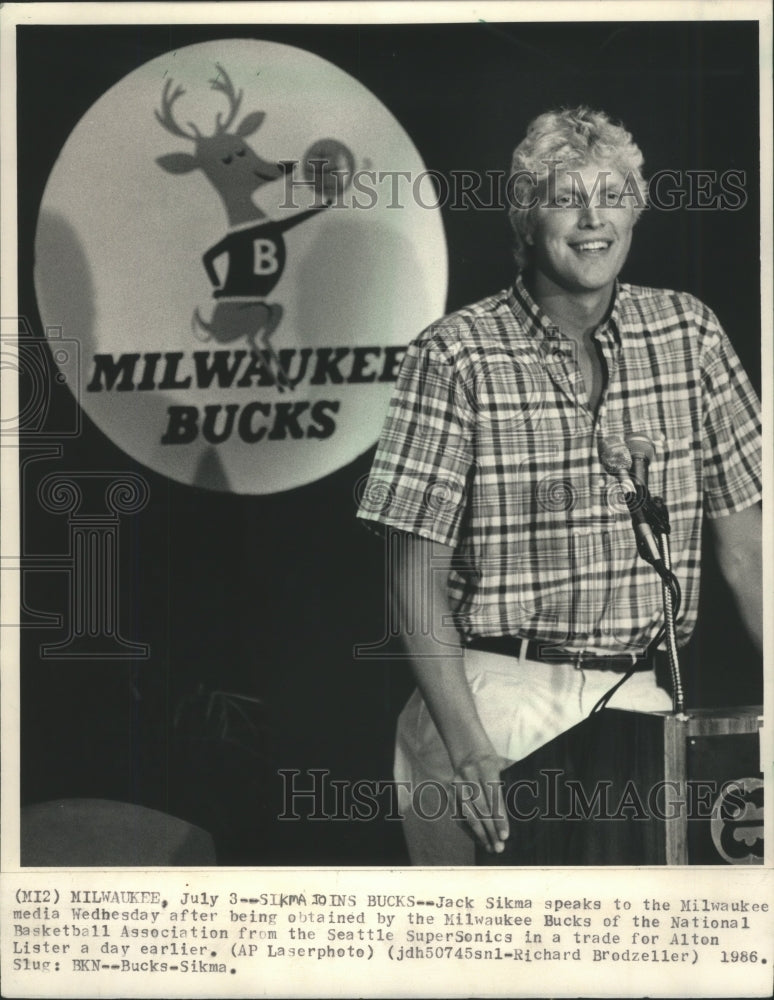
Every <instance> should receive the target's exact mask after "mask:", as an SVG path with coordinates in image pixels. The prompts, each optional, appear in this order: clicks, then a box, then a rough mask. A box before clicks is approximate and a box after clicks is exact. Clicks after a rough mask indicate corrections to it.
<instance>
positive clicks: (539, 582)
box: [359, 108, 762, 865]
mask: <svg viewBox="0 0 774 1000" xmlns="http://www.w3.org/2000/svg"><path fill="white" fill-rule="evenodd" d="M642 162H643V161H642V155H641V153H640V151H639V149H638V148H637V146H636V145H635V144H634V143H633V141H632V139H631V136H630V135H629V133H628V132H626V131H625V130H624V129H623V128H622V127H621V126H617V125H614V124H613V123H611V122H610V120H609V119H608V118H607V116H606V115H604V114H603V113H600V112H592V111H589V110H587V109H584V108H579V109H576V110H574V111H567V110H565V111H560V112H550V113H548V114H544V115H541V116H540V117H539V118H537V119H536V120H535V121H534V122H533V123H532V124H531V125H530V127H529V129H528V132H527V136H526V138H525V139H524V141H523V142H522V143H521V144H520V145H519V146H518V147H517V149H516V150H515V153H514V158H513V169H512V175H511V177H512V182H513V183H512V188H511V192H510V194H511V197H510V203H511V206H512V207H511V222H512V227H513V230H514V234H515V248H516V249H515V257H516V263H517V267H518V274H517V277H516V281H515V283H514V285H513V287H512V288H510V289H507V290H505V291H503V292H501V293H499V294H496V295H492V296H490V297H489V298H487V299H484V300H483V301H482V302H478V303H476V304H474V305H472V306H470V307H468V308H466V309H462V310H460V311H459V312H458V313H455V314H453V315H451V316H448V317H446V318H445V319H443V320H441V321H439V322H438V323H436V324H434V325H433V326H431V327H430V328H429V329H428V330H426V331H424V333H423V334H421V335H420V336H419V337H418V338H417V339H416V340H415V341H414V342H413V343H412V344H411V345H410V347H409V349H408V351H407V353H406V358H405V362H404V365H403V368H402V371H401V375H400V378H399V380H398V384H397V386H396V392H395V396H394V398H393V400H392V404H391V407H390V412H389V415H388V418H387V421H386V424H385V427H384V430H383V433H382V437H381V440H380V443H379V447H378V450H377V454H376V457H375V460H374V465H373V468H372V471H371V476H370V479H369V485H368V488H367V489H366V491H365V494H364V497H363V500H362V502H361V508H360V511H359V516H361V517H364V518H366V519H371V520H375V521H378V522H380V523H381V524H383V525H385V526H387V527H388V528H390V529H397V531H398V532H399V534H398V536H397V537H398V544H397V546H396V554H395V559H394V564H393V567H392V569H393V572H392V573H391V589H392V593H391V599H392V602H393V607H394V608H395V609H396V612H397V614H398V617H399V620H400V624H401V629H402V633H403V636H404V640H405V643H406V647H407V650H408V653H409V657H410V659H411V663H412V667H413V671H414V673H415V676H416V680H417V686H418V690H417V692H415V694H414V695H413V696H412V698H411V699H410V701H409V703H408V705H407V706H406V708H405V709H404V711H403V713H402V715H401V719H400V722H399V726H398V736H397V745H396V767H395V776H396V779H397V780H398V781H399V782H402V783H403V786H402V792H401V806H402V814H403V816H404V829H405V833H406V838H407V842H408V846H409V853H410V856H411V860H412V862H413V863H414V864H449V865H459V864H470V863H472V862H473V859H474V839H477V840H478V841H479V842H480V843H481V844H482V845H483V846H484V847H486V848H487V849H488V850H490V851H495V852H496V851H502V849H503V841H504V840H505V839H506V838H507V837H508V835H509V827H508V821H507V817H506V815H505V810H504V805H503V799H502V789H501V787H500V785H499V781H500V771H501V770H502V769H503V768H504V767H505V766H507V765H508V764H509V763H511V762H513V761H515V760H519V759H522V758H523V757H525V756H527V755H528V754H529V753H531V752H532V751H533V750H535V749H537V748H538V747H539V746H542V745H544V744H545V743H547V742H549V741H550V740H551V739H553V738H554V737H555V736H557V735H558V734H559V733H561V732H563V731H565V730H566V729H568V728H570V727H571V726H573V725H575V724H576V723H577V722H579V721H580V720H581V719H582V718H583V717H585V716H586V715H587V714H588V712H589V711H590V709H591V708H592V707H593V706H594V704H595V703H596V701H597V699H598V698H599V697H600V696H601V695H603V694H604V693H605V692H606V691H607V690H609V689H610V688H611V687H612V686H613V684H614V683H615V682H616V681H617V680H619V679H620V673H621V672H622V671H627V670H628V669H629V668H631V667H632V666H634V667H636V668H638V669H637V670H636V672H635V673H634V674H633V675H632V677H631V678H630V679H629V680H628V681H626V683H624V684H623V685H622V686H621V688H620V689H619V690H618V692H617V693H616V694H615V696H614V697H613V699H612V700H611V702H610V704H611V705H612V706H613V707H619V708H628V709H631V710H637V711H657V710H664V709H669V708H671V699H670V696H669V695H668V694H667V692H665V691H664V690H663V689H661V688H660V687H658V685H657V684H656V679H655V673H654V669H653V657H652V656H650V655H647V654H648V653H649V646H650V644H651V643H652V642H653V640H654V638H655V637H656V636H657V633H658V630H659V628H660V626H661V624H662V620H663V610H662V601H661V588H660V582H659V578H658V576H657V575H656V573H655V572H654V570H653V569H652V568H651V567H650V566H649V565H647V563H646V562H644V561H643V560H642V559H639V558H638V555H637V549H636V545H635V541H634V535H633V532H632V524H631V519H630V515H629V511H628V509H627V507H626V505H625V503H623V502H622V493H621V487H620V483H619V482H618V479H617V477H616V475H615V471H616V470H614V469H613V470H610V469H609V468H606V467H605V465H604V464H603V462H602V461H601V460H600V453H601V454H602V455H604V453H605V449H606V447H608V446H609V443H610V442H616V441H619V442H620V441H621V440H622V439H626V437H627V436H629V435H633V434H634V435H639V436H645V437H646V438H648V439H649V440H650V442H652V445H653V458H652V461H651V462H650V489H651V493H652V494H654V495H661V496H663V497H664V498H665V499H666V501H667V505H668V508H669V512H670V519H671V536H670V541H671V550H672V564H673V569H674V572H675V575H676V576H677V578H678V580H679V582H680V584H681V586H682V605H681V608H680V613H679V616H678V621H677V633H678V642H679V643H680V644H684V643H685V642H686V641H687V640H688V638H689V637H690V634H691V632H692V630H693V627H694V625H695V622H696V613H697V604H698V585H699V559H700V542H701V527H702V518H703V517H704V516H706V517H707V518H709V519H710V523H711V525H712V528H713V538H714V541H715V544H716V546H717V552H718V558H719V564H720V567H721V570H722V572H723V574H724V576H725V578H726V580H727V581H728V583H729V584H730V586H731V589H732V591H733V592H734V594H735V597H736V599H737V602H738V604H739V608H740V611H741V613H742V616H743V619H744V621H745V624H746V625H747V627H748V628H749V630H750V633H751V635H752V636H753V637H754V638H755V639H756V641H757V642H758V643H759V644H760V643H761V631H762V625H761V617H762V616H761V582H760V558H761V556H760V545H761V525H760V509H759V506H758V501H759V500H760V442H759V426H758V401H757V399H756V398H755V395H754V393H753V391H752V389H751V387H750V385H749V382H748V380H747V377H746V375H745V373H744V371H743V370H742V368H741V366H740V364H739V361H738V359H737V357H736V355H735V353H734V351H733V348H732V347H731V345H730V343H729V341H728V339H727V338H726V336H725V334H724V332H723V331H722V329H721V328H720V325H719V323H718V321H717V319H716V318H715V316H714V315H713V314H712V312H711V311H710V310H709V309H708V308H707V307H706V306H704V305H703V304H702V303H701V302H699V301H698V300H696V299H695V298H694V297H693V296H691V295H688V294H684V293H677V292H672V291H662V290H655V289H648V288H640V287H637V286H630V285H625V284H621V283H619V282H618V281H617V276H618V273H619V271H620V270H621V268H622V266H623V264H624V262H625V260H626V257H627V254H628V251H629V247H630V244H631V239H632V231H633V227H634V225H635V222H636V221H637V218H638V216H639V214H640V213H641V211H642V208H643V206H644V203H645V183H644V180H643V177H642V173H641V167H642ZM450 786H453V787H454V789H455V791H456V794H457V800H456V802H455V801H453V800H452V802H451V804H450V806H449V808H446V809H443V803H442V802H438V801H431V797H428V795H429V793H431V792H432V791H433V790H435V791H436V795H437V791H438V789H440V788H447V787H450ZM399 787H400V786H399ZM418 790H419V791H421V790H424V792H425V793H428V794H425V800H424V801H422V800H421V796H420V795H419V792H418ZM455 814H456V815H455ZM462 817H464V821H463V819H462ZM510 833H511V835H512V836H514V837H517V836H518V830H512V831H510ZM470 834H472V836H469V835H470Z"/></svg>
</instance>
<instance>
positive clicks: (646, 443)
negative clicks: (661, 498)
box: [626, 434, 656, 500]
mask: <svg viewBox="0 0 774 1000" xmlns="http://www.w3.org/2000/svg"><path fill="white" fill-rule="evenodd" d="M626 447H627V448H628V449H629V451H630V453H631V456H632V475H633V477H634V481H635V482H636V483H637V484H638V485H639V486H641V487H642V494H643V499H645V500H647V499H648V497H649V494H648V469H649V468H650V463H651V462H652V461H653V458H654V457H655V455H656V449H655V448H654V447H653V442H652V441H651V440H650V438H648V437H645V435H644V434H627V436H626Z"/></svg>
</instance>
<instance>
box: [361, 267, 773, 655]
mask: <svg viewBox="0 0 774 1000" xmlns="http://www.w3.org/2000/svg"><path fill="white" fill-rule="evenodd" d="M594 337H595V339H596V341H597V344H598V346H599V349H600V351H601V353H602V356H603V358H604V364H605V368H606V372H607V382H606V387H605V390H604V392H603V395H602V397H601V400H600V403H599V406H598V408H597V412H596V414H593V413H592V412H591V410H590V409H589V407H588V404H587V401H586V394H585V391H584V387H583V379H582V376H581V374H580V369H579V367H578V365H577V364H576V361H575V342H574V341H572V340H571V339H569V338H567V337H565V336H563V335H562V334H561V333H560V331H559V330H558V329H557V328H556V326H555V324H554V323H553V322H552V321H551V320H550V319H549V318H548V317H547V316H546V315H545V314H544V313H543V312H542V311H541V310H540V308H539V307H538V306H537V304H536V303H535V302H534V300H533V299H532V298H531V296H530V295H529V293H528V291H527V290H526V288H525V286H524V284H523V282H522V280H521V277H519V278H517V280H516V282H515V284H514V286H513V287H512V288H510V289H507V290H505V291H503V292H500V293H498V294H496V295H493V296H490V297H488V298H486V299H484V300H482V301H481V302H478V303H476V304H475V305H472V306H470V307H468V308H465V309H462V310H460V311H459V312H457V313H454V314H452V315H450V316H448V317H446V318H444V319H443V320H440V321H439V322H438V323H435V324H433V325H432V326H431V327H429V328H428V329H427V330H425V331H424V332H423V333H422V334H421V335H420V336H419V337H418V338H417V339H416V340H414V341H413V342H412V343H411V344H410V345H409V348H408V350H407V352H406V355H405V358H404V361H403V365H402V369H401V372H400V375H399V378H398V382H397V385H396V390H395V394H394V397H393V399H392V401H391V404H390V409H389V413H388V416H387V420H386V422H385V425H384V428H383V431H382V435H381V438H380V441H379V444H378V448H377V451H376V456H375V459H374V463H373V467H372V469H371V474H370V476H369V480H368V483H367V485H366V488H365V490H364V491H363V495H362V499H361V503H360V509H359V511H358V516H359V517H361V518H364V519H366V520H369V521H373V522H378V523H380V524H381V525H384V526H387V527H392V528H397V529H401V530H402V531H406V532H410V533H415V534H417V535H420V536H422V537H424V538H427V539H431V540H434V541H436V542H440V543H443V544H444V545H447V546H450V547H452V548H453V549H454V550H455V553H456V558H455V560H454V569H453V570H452V572H451V574H450V577H449V593H450V597H451V599H452V602H453V606H454V608H455V613H456V620H457V623H458V626H459V628H460V630H461V632H462V633H463V635H465V636H468V637H471V636H499V635H514V636H520V637H522V638H526V639H535V640H539V641H542V642H545V643H549V644H555V645H556V646H557V648H559V647H561V648H562V649H564V650H569V651H578V652H580V651H587V652H595V653H598V654H600V655H611V654H619V655H620V653H621V652H622V650H624V651H627V652H639V651H642V650H643V649H644V648H645V647H646V646H647V644H648V643H649V642H650V641H651V640H652V638H653V637H654V636H655V634H656V632H657V631H658V628H659V627H660V625H661V623H662V620H663V609H662V598H661V587H660V582H659V578H658V577H657V575H656V573H655V571H654V570H653V569H652V567H650V566H649V565H648V564H647V563H645V562H644V561H643V560H642V559H640V558H639V557H638V555H637V551H636V544H635V540H634V534H633V531H632V525H631V518H630V515H629V512H628V510H627V507H626V505H625V503H624V500H623V495H622V491H621V486H620V483H619V481H618V479H616V478H615V477H614V476H613V475H611V474H609V473H608V472H607V471H606V469H605V467H604V466H603V464H602V462H601V460H600V458H599V451H600V446H601V443H602V441H604V440H605V439H606V438H608V437H612V436H617V437H626V436H627V435H629V434H644V435H645V436H647V437H648V438H649V439H650V440H651V442H652V443H653V446H654V458H653V460H652V462H651V463H650V470H649V488H650V492H651V494H652V495H654V496H661V497H663V498H664V500H665V502H666V505H667V509H668V512H669V516H670V522H671V533H670V536H669V537H670V547H671V559H672V565H673V570H674V572H675V574H676V575H677V577H678V579H679V581H680V584H681V587H682V591H683V600H682V605H681V610H680V615H679V618H678V622H677V626H678V641H679V642H681V643H683V642H685V641H687V639H688V638H689V637H690V634H691V632H692V630H693V628H694V626H695V622H696V615H697V610H698V598H699V567H700V554H701V529H702V519H703V517H704V516H705V515H706V516H707V517H709V518H715V517H721V516H723V515H727V514H730V513H731V512H733V511H738V510H742V509H744V508H746V507H749V506H751V505H753V504H754V503H755V502H756V501H758V500H759V499H760V496H761V474H760V461H761V454H760V452H761V447H760V421H759V403H758V400H757V397H756V395H755V393H754V391H753V389H752V387H751V386H750V383H749V380H748V378H747V375H746V373H745V372H744V370H743V368H742V366H741V364H740V362H739V359H738V358H737V355H736V353H735V352H734V349H733V347H732V345H731V343H730V341H729V340H728V338H727V336H726V334H725V333H724V331H723V330H722V329H721V326H720V324H719V322H718V320H717V318H716V317H715V316H714V314H713V313H712V312H711V310H710V309H708V308H707V307H706V306H705V305H704V304H703V303H701V302H700V301H699V300H698V299H696V298H694V297H693V296H691V295H688V294H686V293H679V292H673V291H668V290H657V289H650V288H642V287H637V286H633V285H627V284H618V285H617V286H616V294H615V300H614V305H613V308H612V310H611V312H610V315H609V318H608V320H607V321H606V322H604V323H603V324H602V325H601V326H600V327H599V328H598V329H597V331H595V333H594Z"/></svg>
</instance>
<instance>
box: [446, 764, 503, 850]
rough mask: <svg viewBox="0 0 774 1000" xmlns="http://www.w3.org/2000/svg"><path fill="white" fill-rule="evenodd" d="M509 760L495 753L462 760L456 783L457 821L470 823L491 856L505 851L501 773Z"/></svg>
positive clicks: (453, 787) (455, 813) (455, 777)
mask: <svg viewBox="0 0 774 1000" xmlns="http://www.w3.org/2000/svg"><path fill="white" fill-rule="evenodd" d="M505 764H506V761H504V760H503V759H502V758H501V757H499V756H498V755H497V754H496V753H495V752H494V751H492V752H491V753H487V752H484V753H477V752H475V751H474V752H473V753H470V754H468V755H467V757H465V758H464V759H463V760H461V761H460V762H459V763H458V764H457V766H456V768H455V770H454V778H453V780H452V789H453V791H454V796H455V802H456V809H455V812H454V815H455V818H456V817H462V818H464V819H465V820H467V823H468V826H469V828H470V832H471V833H472V834H473V836H474V837H475V838H476V839H477V840H478V842H479V843H480V844H481V846H482V847H483V848H484V849H485V850H487V851H489V853H490V854H493V853H495V854H500V853H502V851H503V850H505V845H504V844H503V841H504V840H506V839H507V837H508V819H507V817H506V814H505V802H504V800H503V782H502V778H501V777H500V772H501V771H502V769H503V768H504V767H505Z"/></svg>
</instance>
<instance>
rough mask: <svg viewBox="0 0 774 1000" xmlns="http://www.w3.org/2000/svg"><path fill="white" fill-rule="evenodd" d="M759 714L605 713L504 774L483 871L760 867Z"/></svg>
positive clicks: (755, 711)
mask: <svg viewBox="0 0 774 1000" xmlns="http://www.w3.org/2000/svg"><path fill="white" fill-rule="evenodd" d="M761 723H762V719H761V709H759V708H731V709H703V710H693V711H690V712H688V713H686V716H685V717H683V718H680V717H678V716H676V715H674V714H672V713H665V712H663V713H653V714H643V713H639V712H626V711H620V710H618V709H605V710H603V711H601V712H598V713H597V714H596V715H593V716H591V717H590V718H588V719H585V720H584V721H583V722H581V723H579V724H578V725H577V726H574V727H573V728H572V729H570V730H568V731H567V732H566V733H563V734H562V735H561V736H559V737H557V738H556V739H555V740H552V741H551V742H550V743H548V744H546V745H545V746H544V747H541V748H540V749H539V750H536V751H535V752H534V753H532V754H530V756H529V757H526V758H525V759H524V760H520V761H517V762H516V763H515V764H513V765H512V766H511V767H509V768H508V769H507V770H505V771H504V772H503V779H504V781H505V796H506V809H507V812H508V814H509V817H510V827H511V834H510V838H509V840H508V841H506V850H505V851H504V852H503V853H502V854H499V855H496V854H488V853H486V852H484V851H479V852H478V853H477V858H476V860H477V863H478V864H481V865H686V864H695V865H721V864H763V780H762V774H761V762H760V745H759V735H758V731H759V728H760V725H761Z"/></svg>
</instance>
